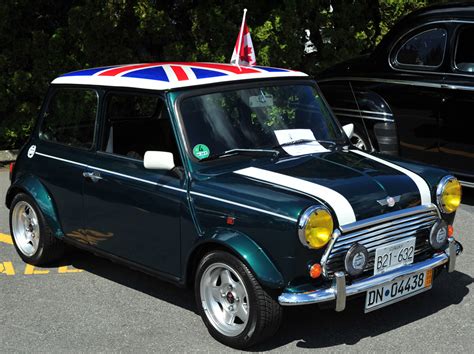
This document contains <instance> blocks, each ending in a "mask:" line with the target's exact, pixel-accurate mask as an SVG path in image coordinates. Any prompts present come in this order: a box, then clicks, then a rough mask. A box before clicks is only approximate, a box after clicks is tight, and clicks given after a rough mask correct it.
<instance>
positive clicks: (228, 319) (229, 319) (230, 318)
mask: <svg viewBox="0 0 474 354" xmlns="http://www.w3.org/2000/svg"><path fill="white" fill-rule="evenodd" d="M234 321H235V313H233V312H230V311H224V322H225V323H227V324H228V325H233V324H234Z"/></svg>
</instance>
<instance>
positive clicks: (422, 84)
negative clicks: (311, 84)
mask: <svg viewBox="0 0 474 354" xmlns="http://www.w3.org/2000/svg"><path fill="white" fill-rule="evenodd" d="M424 74H427V73H424ZM428 74H432V73H428ZM330 81H367V82H376V83H380V82H383V83H388V84H398V85H408V86H419V87H432V88H445V87H446V85H443V84H435V83H432V82H421V81H413V80H396V79H382V78H372V77H361V76H339V77H333V78H330V79H322V80H318V82H330ZM473 89H474V88H473Z"/></svg>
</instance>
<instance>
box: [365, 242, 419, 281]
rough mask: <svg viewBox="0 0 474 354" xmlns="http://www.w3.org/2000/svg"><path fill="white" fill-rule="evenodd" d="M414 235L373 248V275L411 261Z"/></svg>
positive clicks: (413, 252)
mask: <svg viewBox="0 0 474 354" xmlns="http://www.w3.org/2000/svg"><path fill="white" fill-rule="evenodd" d="M415 243H416V237H410V238H409V239H407V240H403V241H400V242H395V243H391V244H389V245H387V246H384V247H379V248H377V249H376V250H375V260H374V275H377V274H380V273H384V272H387V271H389V270H392V269H396V268H399V267H401V266H404V265H407V264H411V263H413V258H414V257H415Z"/></svg>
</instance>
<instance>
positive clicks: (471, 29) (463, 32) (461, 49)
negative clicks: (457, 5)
mask: <svg viewBox="0 0 474 354" xmlns="http://www.w3.org/2000/svg"><path fill="white" fill-rule="evenodd" d="M473 36H474V26H465V27H462V28H461V29H460V31H459V35H458V40H457V45H456V54H455V57H454V65H455V66H456V69H458V70H460V71H464V72H468V73H474V45H473V43H472V38H473Z"/></svg>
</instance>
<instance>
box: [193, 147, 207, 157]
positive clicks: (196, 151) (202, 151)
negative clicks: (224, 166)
mask: <svg viewBox="0 0 474 354" xmlns="http://www.w3.org/2000/svg"><path fill="white" fill-rule="evenodd" d="M209 153H210V151H209V148H208V147H207V146H206V145H204V144H197V145H196V146H195V147H194V148H193V155H194V156H196V158H197V159H199V160H202V159H205V158H206V157H209Z"/></svg>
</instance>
